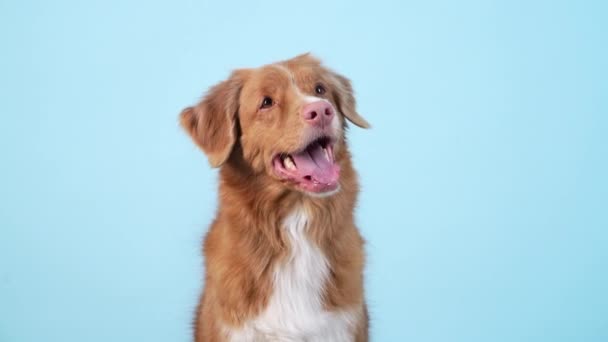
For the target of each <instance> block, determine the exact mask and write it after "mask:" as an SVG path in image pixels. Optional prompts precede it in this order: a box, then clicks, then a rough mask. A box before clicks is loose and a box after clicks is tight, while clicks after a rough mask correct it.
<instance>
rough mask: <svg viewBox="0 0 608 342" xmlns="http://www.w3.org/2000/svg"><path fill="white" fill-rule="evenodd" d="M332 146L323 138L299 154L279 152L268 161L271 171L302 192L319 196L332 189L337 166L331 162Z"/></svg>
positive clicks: (337, 175)
mask: <svg viewBox="0 0 608 342" xmlns="http://www.w3.org/2000/svg"><path fill="white" fill-rule="evenodd" d="M333 144H334V142H333V141H332V139H331V138H329V137H327V136H324V137H321V138H319V139H316V140H314V141H312V142H311V143H310V144H308V145H307V146H306V147H305V148H304V149H302V150H300V151H297V152H292V153H281V154H279V155H277V156H275V157H274V159H273V161H272V164H273V167H274V169H275V172H276V173H277V174H278V175H279V177H281V178H282V179H285V180H287V181H289V182H292V183H295V185H296V186H298V187H299V188H301V189H302V190H305V191H309V192H314V193H323V192H329V191H333V190H336V189H337V188H338V179H339V178H340V166H339V165H338V164H337V163H336V161H335V159H334V151H333Z"/></svg>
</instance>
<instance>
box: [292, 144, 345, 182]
mask: <svg viewBox="0 0 608 342" xmlns="http://www.w3.org/2000/svg"><path fill="white" fill-rule="evenodd" d="M291 157H292V158H293V160H294V161H295V163H296V168H297V169H298V174H300V176H301V177H302V178H304V177H306V176H310V177H312V179H313V180H316V181H317V182H319V183H323V184H331V183H334V182H336V181H337V180H338V175H339V167H338V165H336V164H334V163H333V161H329V160H327V158H326V157H325V151H323V148H322V147H321V145H320V144H318V143H317V144H313V145H312V146H310V147H309V148H307V149H306V150H304V151H302V152H300V153H297V154H292V155H291ZM330 158H332V159H333V156H331V155H330Z"/></svg>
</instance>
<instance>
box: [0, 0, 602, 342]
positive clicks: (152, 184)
mask: <svg viewBox="0 0 608 342" xmlns="http://www.w3.org/2000/svg"><path fill="white" fill-rule="evenodd" d="M606 4H607V3H606V2H604V1H596V2H593V1H574V0H573V1H464V2H463V1H460V2H455V1H454V2H452V1H425V2H407V1H395V2H387V1H366V2H355V1H338V2H329V1H327V2H325V1H306V2H287V1H274V2H265V1H243V2H224V1H212V2H211V1H194V0H191V1H164V2H156V1H143V0H139V1H117V0H116V1H114V0H112V1H107V0H106V1H71V2H68V1H39V2H33V1H17V0H3V1H2V2H1V3H0V38H1V40H0V46H1V49H2V50H1V53H0V62H1V63H0V68H1V74H0V99H1V101H0V115H1V121H0V158H1V159H0V166H1V167H0V341H2V342H29V341H53V342H54V341H57V342H69V341H78V342H80V341H88V342H96V341H100V342H102V341H104V342H107V341H159V342H160V341H190V340H191V321H192V318H193V311H194V307H195V304H196V302H197V299H198V295H199V291H200V289H201V286H202V275H203V269H202V257H201V255H200V243H201V239H202V236H203V234H204V232H205V231H206V229H207V226H208V224H209V223H210V221H211V220H212V218H213V216H214V214H215V210H216V204H217V201H216V186H217V184H216V181H217V172H216V170H212V169H210V168H209V166H208V164H207V161H206V159H205V157H204V156H203V154H202V153H201V152H200V151H199V150H197V148H196V147H195V146H194V144H193V143H192V142H191V141H190V140H189V138H188V137H187V136H186V134H185V133H183V132H182V130H181V129H180V127H178V124H177V115H178V113H179V112H180V110H181V109H182V108H183V107H185V106H186V105H191V104H193V103H195V102H196V101H197V100H198V99H199V98H200V96H201V95H202V94H203V92H204V91H205V90H206V89H207V88H208V87H209V86H211V85H213V84H215V83H216V82H218V81H220V80H222V79H224V78H225V77H226V76H227V75H228V73H229V72H230V70H231V69H233V68H237V67H247V66H259V65H261V64H264V63H269V62H273V61H276V60H281V59H286V58H289V57H292V56H294V55H296V54H300V53H303V52H307V51H310V52H313V53H314V54H316V55H317V56H318V57H320V58H321V59H323V60H324V61H325V62H326V63H327V65H329V66H330V67H332V68H334V69H335V70H337V71H339V72H340V73H343V74H345V75H346V76H348V77H349V78H351V79H352V81H353V83H354V87H355V90H356V93H357V98H358V104H359V111H360V113H361V114H362V115H363V116H365V117H366V118H367V119H368V120H369V121H370V122H371V124H372V125H373V128H372V129H371V130H367V131H365V130H361V129H358V128H356V127H351V129H350V131H349V133H348V134H349V139H350V143H351V148H352V152H353V154H354V162H355V166H356V167H357V169H358V171H359V175H360V179H361V185H362V191H361V194H360V201H359V208H358V210H357V213H356V217H357V222H358V225H359V227H360V229H361V231H362V234H363V236H364V237H365V238H366V240H367V254H368V264H367V268H366V297H367V300H368V303H369V307H370V311H371V317H372V319H371V334H372V337H373V341H388V342H398V341H412V342H424V341H437V342H442V341H450V342H454V341H462V342H472V341H479V342H488V341H491V342H502V341H504V342H512V341H530V342H532V341H534V342H539V341H543V342H544V341H551V342H556V341H586V342H591V341H608V161H607V160H608V104H607V102H608V101H607V95H608V84H607V83H608V81H607V80H608V72H607V71H608V70H607V69H608V67H607V64H608V62H607V61H608V40H607V39H608V38H607V36H608V24H607V22H608V6H607V5H606Z"/></svg>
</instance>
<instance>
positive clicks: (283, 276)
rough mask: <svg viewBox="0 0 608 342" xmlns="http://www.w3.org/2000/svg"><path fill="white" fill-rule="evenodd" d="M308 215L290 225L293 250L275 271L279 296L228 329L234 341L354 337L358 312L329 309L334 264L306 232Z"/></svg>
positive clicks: (302, 214)
mask: <svg viewBox="0 0 608 342" xmlns="http://www.w3.org/2000/svg"><path fill="white" fill-rule="evenodd" d="M307 225H308V217H307V215H306V213H305V212H304V211H303V210H296V211H294V212H293V213H292V214H291V215H290V216H288V217H287V219H286V220H285V223H284V229H285V230H286V234H287V236H288V239H289V243H290V250H291V253H290V255H289V257H288V258H287V259H286V260H285V262H284V263H281V264H280V265H277V267H276V268H275V270H274V274H273V285H274V286H273V294H272V296H271V297H270V300H269V302H268V305H267V307H266V308H265V309H264V310H263V311H262V313H261V314H260V315H259V316H258V317H255V318H254V319H252V320H250V321H249V322H247V323H245V325H244V326H243V327H242V328H240V329H238V330H232V331H229V332H228V335H229V336H230V337H231V340H232V341H337V342H339V341H352V340H353V331H354V326H355V324H356V320H357V319H358V315H357V311H356V310H344V311H338V312H329V311H326V310H325V309H324V307H323V292H324V288H325V283H326V281H327V278H328V276H329V265H328V262H327V259H326V258H325V256H324V255H323V252H322V251H321V250H320V249H319V248H318V247H317V246H316V245H315V244H314V243H312V242H311V241H310V240H309V239H308V238H307V236H306V229H307Z"/></svg>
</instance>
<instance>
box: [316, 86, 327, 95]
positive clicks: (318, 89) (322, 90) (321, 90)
mask: <svg viewBox="0 0 608 342" xmlns="http://www.w3.org/2000/svg"><path fill="white" fill-rule="evenodd" d="M325 91H326V90H325V87H324V86H323V85H322V84H317V86H316V87H315V93H317V94H319V95H323V94H325Z"/></svg>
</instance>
